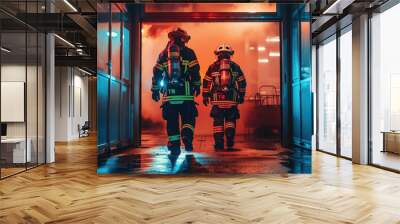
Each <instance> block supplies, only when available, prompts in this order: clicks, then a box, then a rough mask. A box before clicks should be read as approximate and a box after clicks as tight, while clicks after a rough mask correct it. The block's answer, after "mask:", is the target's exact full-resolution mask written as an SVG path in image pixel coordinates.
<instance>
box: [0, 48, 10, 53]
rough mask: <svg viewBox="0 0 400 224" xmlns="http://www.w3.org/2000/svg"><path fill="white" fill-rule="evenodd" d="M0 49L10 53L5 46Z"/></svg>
mask: <svg viewBox="0 0 400 224" xmlns="http://www.w3.org/2000/svg"><path fill="white" fill-rule="evenodd" d="M0 49H1V51H4V52H6V53H10V52H11V50H9V49H7V48H5V47H1V48H0Z"/></svg>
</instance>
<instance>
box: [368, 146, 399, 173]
mask: <svg viewBox="0 0 400 224" xmlns="http://www.w3.org/2000/svg"><path fill="white" fill-rule="evenodd" d="M372 159H373V164H376V165H379V166H383V167H388V168H390V169H394V170H400V155H399V154H395V153H392V152H381V151H378V150H376V151H375V152H374V154H373V157H372Z"/></svg>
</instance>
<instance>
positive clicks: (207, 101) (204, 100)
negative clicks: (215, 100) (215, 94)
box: [203, 96, 210, 106]
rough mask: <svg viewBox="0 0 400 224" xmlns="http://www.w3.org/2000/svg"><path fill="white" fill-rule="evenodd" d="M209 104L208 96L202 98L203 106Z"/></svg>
mask: <svg viewBox="0 0 400 224" xmlns="http://www.w3.org/2000/svg"><path fill="white" fill-rule="evenodd" d="M209 102H210V98H209V97H208V96H204V97H203V104H204V106H207V105H208V103H209Z"/></svg>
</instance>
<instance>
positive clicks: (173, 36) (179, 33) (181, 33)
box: [168, 28, 190, 43]
mask: <svg viewBox="0 0 400 224" xmlns="http://www.w3.org/2000/svg"><path fill="white" fill-rule="evenodd" d="M168 38H169V39H170V40H177V39H178V40H180V41H182V43H187V42H188V41H189V40H190V36H189V34H188V33H187V32H186V31H185V30H183V29H181V28H176V29H173V30H172V31H170V32H169V33H168Z"/></svg>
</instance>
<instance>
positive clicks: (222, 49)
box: [214, 44, 235, 55]
mask: <svg viewBox="0 0 400 224" xmlns="http://www.w3.org/2000/svg"><path fill="white" fill-rule="evenodd" d="M221 52H227V53H229V54H230V55H233V53H235V51H233V49H232V47H231V46H229V45H228V44H221V45H219V46H218V47H217V49H216V50H215V51H214V53H215V54H216V55H218V54H219V53H221Z"/></svg>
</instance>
